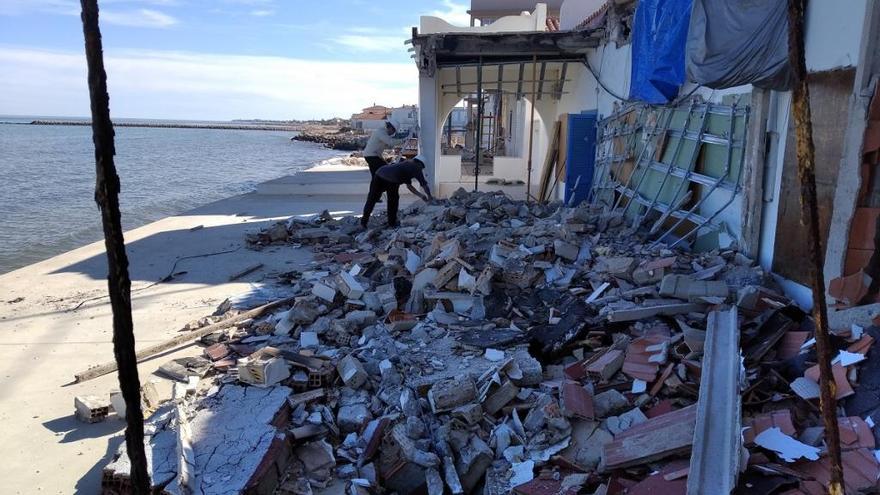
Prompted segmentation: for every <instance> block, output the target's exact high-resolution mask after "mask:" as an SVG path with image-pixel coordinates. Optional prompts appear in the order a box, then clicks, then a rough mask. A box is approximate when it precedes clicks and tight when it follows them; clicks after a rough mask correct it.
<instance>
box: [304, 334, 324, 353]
mask: <svg viewBox="0 0 880 495" xmlns="http://www.w3.org/2000/svg"><path fill="white" fill-rule="evenodd" d="M319 345H321V342H320V341H319V340H318V334H317V333H315V332H301V333H300V334H299V346H300V347H301V348H303V349H310V348H315V347H318V346H319Z"/></svg>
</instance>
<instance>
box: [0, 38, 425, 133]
mask: <svg viewBox="0 0 880 495" xmlns="http://www.w3.org/2000/svg"><path fill="white" fill-rule="evenodd" d="M105 63H106V66H107V76H108V86H109V91H110V104H111V109H112V111H113V115H114V116H115V117H141V118H171V119H206V120H225V119H233V118H239V117H242V116H247V117H252V116H255V117H260V118H267V119H286V118H301V119H306V118H326V117H333V116H346V115H350V114H351V113H352V112H355V111H357V110H359V109H361V108H363V107H364V106H366V105H369V104H370V103H372V102H373V101H377V102H383V103H384V104H386V105H403V104H406V103H408V102H412V101H415V100H416V98H417V96H418V73H417V72H416V68H415V65H414V64H412V63H400V64H395V63H360V62H322V61H314V60H303V59H295V58H286V57H262V56H242V55H222V54H205V53H192V52H169V51H123V52H110V53H107V54H105ZM0 66H2V67H3V68H4V74H5V75H6V76H7V77H4V78H0V108H3V110H4V112H5V113H10V114H22V115H59V114H60V115H88V112H89V107H88V88H87V86H86V70H85V60H84V57H83V55H82V54H81V53H79V52H73V51H66V52H59V51H46V50H39V49H34V48H29V47H9V46H2V45H0Z"/></svg>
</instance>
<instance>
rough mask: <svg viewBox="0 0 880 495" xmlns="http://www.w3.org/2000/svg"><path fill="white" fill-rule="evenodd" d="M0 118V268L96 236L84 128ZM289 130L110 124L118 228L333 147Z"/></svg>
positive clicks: (283, 170) (245, 187)
mask: <svg viewBox="0 0 880 495" xmlns="http://www.w3.org/2000/svg"><path fill="white" fill-rule="evenodd" d="M33 119H34V118H4V117H0V273H6V272H8V271H11V270H14V269H16V268H20V267H22V266H26V265H28V264H31V263H35V262H37V261H41V260H43V259H46V258H49V257H52V256H54V255H57V254H60V253H63V252H65V251H69V250H71V249H73V248H76V247H79V246H82V245H85V244H88V243H90V242H94V241H97V240H100V239H101V238H102V230H101V221H100V215H99V213H98V210H97V207H96V205H95V202H94V200H93V197H94V187H95V161H94V148H93V145H92V138H91V128H89V127H78V126H77V127H73V126H36V125H20V124H15V123H16V122H30V120H33ZM292 135H293V134H292V133H290V132H275V131H237V130H236V131H233V130H225V129H220V130H214V129H158V128H133V127H119V128H117V129H116V167H117V169H118V172H119V176H120V178H121V181H122V193H121V196H120V203H121V207H122V220H123V226H124V227H125V229H126V230H129V229H133V228H136V227H139V226H141V225H144V224H147V223H149V222H152V221H155V220H158V219H160V218H163V217H167V216H169V215H175V214H178V213H182V212H184V211H186V210H189V209H192V208H195V207H197V206H201V205H204V204H207V203H210V202H212V201H216V200H220V199H223V198H226V197H229V196H233V195H237V194H242V193H246V192H249V191H252V190H253V188H254V186H255V185H256V184H258V183H260V182H263V181H266V180H270V179H274V178H277V177H280V176H282V175H289V174H292V173H295V172H297V171H299V170H303V169H304V168H308V167H309V166H310V165H312V164H315V163H318V162H320V161H323V160H325V159H329V158H332V157H335V156H339V152H338V151H332V150H328V149H326V148H323V147H321V146H319V145H316V144H312V143H302V142H299V141H291V140H290V137H291V136H292Z"/></svg>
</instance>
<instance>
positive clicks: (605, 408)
mask: <svg viewBox="0 0 880 495" xmlns="http://www.w3.org/2000/svg"><path fill="white" fill-rule="evenodd" d="M629 406H630V404H629V401H628V400H627V399H626V397H624V396H623V394H621V393H620V392H618V391H617V390H614V389H610V390H606V391H604V392H602V393H600V394H596V395H594V396H593V409H594V411H595V413H596V417H597V418H605V417H608V416H610V415H612V414H616V413H618V412H621V411H623V410H624V409H626V408H627V407H629Z"/></svg>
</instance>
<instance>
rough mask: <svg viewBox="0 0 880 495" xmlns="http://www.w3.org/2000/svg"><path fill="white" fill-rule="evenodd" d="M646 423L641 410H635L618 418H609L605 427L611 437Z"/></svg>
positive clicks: (646, 419)
mask: <svg viewBox="0 0 880 495" xmlns="http://www.w3.org/2000/svg"><path fill="white" fill-rule="evenodd" d="M645 421H648V417H647V416H645V414H644V413H643V412H642V410H641V409H639V408H635V409H632V410H630V411H627V412H625V413H623V414H621V415H620V416H610V417H608V418H607V419H606V420H605V427H606V428H607V429H608V431H609V432H610V433H611V434H612V435H615V436H617V435H619V434H621V433H623V432H625V431H626V430H628V429H630V428H632V427H633V426H635V425H638V424H641V423H644V422H645Z"/></svg>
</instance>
